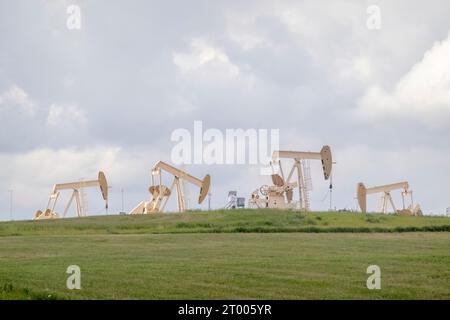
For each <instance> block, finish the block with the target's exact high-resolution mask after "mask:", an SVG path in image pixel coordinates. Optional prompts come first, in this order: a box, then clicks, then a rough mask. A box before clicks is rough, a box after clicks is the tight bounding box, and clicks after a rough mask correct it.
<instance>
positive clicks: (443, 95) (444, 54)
mask: <svg viewBox="0 0 450 320" xmlns="http://www.w3.org/2000/svg"><path fill="white" fill-rule="evenodd" d="M357 112H358V114H359V115H360V116H361V117H364V118H367V119H370V120H379V119H383V118H393V119H406V120H414V121H417V122H421V123H424V124H426V125H428V126H430V127H443V126H446V125H448V121H449V120H450V34H449V35H448V38H447V39H446V40H444V41H442V42H436V43H435V44H434V45H433V47H432V48H431V49H430V50H428V51H427V52H426V53H425V55H424V57H423V59H422V60H421V61H420V62H418V63H417V64H416V65H414V66H413V67H412V68H411V70H410V71H409V72H408V73H406V74H405V75H404V76H403V77H402V78H401V79H400V80H399V81H398V82H397V84H396V85H395V88H394V89H393V90H392V91H387V90H385V89H383V88H382V87H381V86H372V87H370V88H368V89H367V91H366V93H365V94H364V96H363V97H362V98H361V99H360V100H359V102H358V109H357Z"/></svg>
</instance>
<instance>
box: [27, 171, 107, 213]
mask: <svg viewBox="0 0 450 320" xmlns="http://www.w3.org/2000/svg"><path fill="white" fill-rule="evenodd" d="M91 187H100V191H101V193H102V196H103V199H104V200H105V201H106V208H107V207H108V182H107V181H106V177H105V174H104V173H103V172H102V171H100V172H99V173H98V178H97V180H88V181H78V182H68V183H60V184H55V185H54V186H53V192H52V194H51V195H50V199H49V200H48V203H47V208H46V209H45V210H44V212H42V211H41V210H38V211H36V213H35V216H34V219H36V220H39V219H54V218H59V215H58V213H56V212H55V211H54V210H55V206H56V202H57V201H58V198H59V193H60V191H62V190H73V192H72V196H71V197H70V200H69V202H68V204H67V206H66V208H65V209H64V213H63V217H64V218H65V217H66V215H67V211H68V210H69V208H70V205H71V204H72V201H73V200H74V199H75V202H76V204H77V207H76V212H77V216H78V217H82V216H85V215H86V212H85V206H84V203H83V200H82V197H81V196H80V195H81V191H82V189H83V188H91Z"/></svg>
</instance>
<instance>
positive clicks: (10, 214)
mask: <svg viewBox="0 0 450 320" xmlns="http://www.w3.org/2000/svg"><path fill="white" fill-rule="evenodd" d="M8 191H9V218H10V220H11V221H12V219H13V190H12V189H9V190H8Z"/></svg>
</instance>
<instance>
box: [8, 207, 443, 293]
mask: <svg viewBox="0 0 450 320" xmlns="http://www.w3.org/2000/svg"><path fill="white" fill-rule="evenodd" d="M449 231H450V219H449V218H445V217H401V216H384V215H362V214H353V213H308V214H300V213H296V212H289V211H271V210H259V211H258V210H236V211H213V212H209V213H206V212H203V213H201V212H189V213H185V214H165V215H152V216H107V217H105V216H103V217H89V218H78V219H60V220H54V221H22V222H4V223H0V299H427V298H429V299H450V232H449ZM371 264H376V265H378V266H379V267H380V268H381V278H382V289H381V290H368V289H367V288H366V280H367V277H368V276H369V275H368V274H366V268H367V267H368V266H369V265H371ZM69 265H78V266H80V268H81V287H82V288H81V290H73V291H72V290H68V289H67V288H66V279H67V277H68V274H66V273H65V272H66V269H67V267H68V266H69Z"/></svg>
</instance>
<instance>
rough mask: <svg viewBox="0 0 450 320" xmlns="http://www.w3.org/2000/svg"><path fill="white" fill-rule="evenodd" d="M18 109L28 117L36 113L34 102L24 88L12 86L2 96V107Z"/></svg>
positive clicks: (0, 98)
mask: <svg viewBox="0 0 450 320" xmlns="http://www.w3.org/2000/svg"><path fill="white" fill-rule="evenodd" d="M1 105H3V106H6V107H17V108H18V109H19V112H21V113H22V112H23V113H24V114H26V115H28V116H32V115H34V113H35V107H34V103H33V101H32V100H31V99H30V97H29V96H28V93H26V92H25V91H24V90H23V89H22V88H20V87H18V86H17V85H13V86H11V87H10V88H9V89H8V90H7V91H5V92H3V93H2V94H0V106H1Z"/></svg>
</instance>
